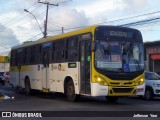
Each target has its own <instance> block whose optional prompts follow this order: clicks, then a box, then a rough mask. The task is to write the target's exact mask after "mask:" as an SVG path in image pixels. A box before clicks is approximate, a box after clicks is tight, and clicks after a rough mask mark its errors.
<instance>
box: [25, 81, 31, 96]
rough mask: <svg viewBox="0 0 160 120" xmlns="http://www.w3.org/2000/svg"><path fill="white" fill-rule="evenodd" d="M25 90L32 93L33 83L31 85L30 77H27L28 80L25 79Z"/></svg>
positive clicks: (28, 93)
mask: <svg viewBox="0 0 160 120" xmlns="http://www.w3.org/2000/svg"><path fill="white" fill-rule="evenodd" d="M25 92H26V94H27V95H30V94H31V85H30V80H29V78H26V80H25Z"/></svg>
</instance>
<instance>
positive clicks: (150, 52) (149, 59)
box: [144, 41, 160, 74]
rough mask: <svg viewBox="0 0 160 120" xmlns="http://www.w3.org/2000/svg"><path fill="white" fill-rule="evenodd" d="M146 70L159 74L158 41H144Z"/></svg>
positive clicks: (159, 45) (159, 54)
mask: <svg viewBox="0 0 160 120" xmlns="http://www.w3.org/2000/svg"><path fill="white" fill-rule="evenodd" d="M144 46H145V63H146V70H147V71H153V72H156V73H159V74H160V41H154V42H145V43H144Z"/></svg>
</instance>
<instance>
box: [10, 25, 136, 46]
mask: <svg viewBox="0 0 160 120" xmlns="http://www.w3.org/2000/svg"><path fill="white" fill-rule="evenodd" d="M97 27H108V28H117V27H118V28H123V29H132V30H136V29H133V28H126V27H121V26H107V25H95V26H90V27H87V28H83V29H79V30H75V31H71V32H68V33H64V34H59V35H55V36H51V37H48V38H41V39H39V40H36V41H28V42H26V43H23V44H22V45H18V46H14V47H12V49H18V48H23V47H27V46H32V45H36V44H40V43H44V42H49V41H54V40H58V39H63V38H67V37H71V36H75V35H80V34H83V33H87V32H93V31H94V30H95V29H96V28H97Z"/></svg>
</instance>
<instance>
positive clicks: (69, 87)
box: [66, 80, 79, 102]
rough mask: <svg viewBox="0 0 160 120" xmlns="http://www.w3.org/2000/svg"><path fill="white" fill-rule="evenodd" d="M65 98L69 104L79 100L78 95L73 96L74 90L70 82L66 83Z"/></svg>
mask: <svg viewBox="0 0 160 120" xmlns="http://www.w3.org/2000/svg"><path fill="white" fill-rule="evenodd" d="M66 96H67V99H68V101H71V102H76V101H77V100H78V99H79V95H76V94H75V88H74V84H73V81H72V80H70V81H68V82H67V87H66Z"/></svg>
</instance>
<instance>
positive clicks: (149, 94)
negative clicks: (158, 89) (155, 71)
mask: <svg viewBox="0 0 160 120" xmlns="http://www.w3.org/2000/svg"><path fill="white" fill-rule="evenodd" d="M144 99H146V100H151V99H153V92H152V90H151V89H146V91H145V94H144Z"/></svg>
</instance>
